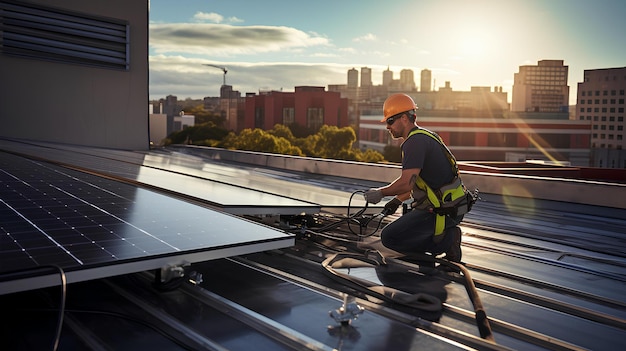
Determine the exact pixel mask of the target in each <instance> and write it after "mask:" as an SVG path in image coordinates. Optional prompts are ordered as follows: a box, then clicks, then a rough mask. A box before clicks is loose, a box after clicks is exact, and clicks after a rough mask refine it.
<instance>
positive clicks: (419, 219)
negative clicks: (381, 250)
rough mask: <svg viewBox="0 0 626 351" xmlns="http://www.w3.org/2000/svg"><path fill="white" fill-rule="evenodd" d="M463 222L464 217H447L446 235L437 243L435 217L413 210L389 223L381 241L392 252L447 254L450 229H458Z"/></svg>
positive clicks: (383, 231) (449, 242)
mask: <svg viewBox="0 0 626 351" xmlns="http://www.w3.org/2000/svg"><path fill="white" fill-rule="evenodd" d="M462 220H463V216H459V217H456V218H454V219H453V218H450V217H446V230H444V233H443V234H441V235H445V236H444V237H443V239H442V240H441V241H439V242H438V243H435V242H434V241H433V235H434V233H435V215H434V214H432V213H430V212H427V211H421V210H413V211H411V212H408V213H406V214H404V215H402V217H400V218H398V219H396V220H395V221H393V222H391V223H389V224H388V225H387V226H386V227H385V228H383V230H382V232H381V234H380V239H381V242H382V244H383V245H384V246H385V247H387V248H390V249H392V250H395V251H398V252H400V253H404V254H423V253H426V252H428V253H431V254H433V255H438V254H440V253H443V252H446V250H448V248H450V246H451V244H452V239H453V238H454V236H453V235H447V234H446V232H447V231H448V229H449V228H453V227H456V226H457V225H458V224H459V223H461V221H462Z"/></svg>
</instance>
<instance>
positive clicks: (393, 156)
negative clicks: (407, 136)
mask: <svg viewBox="0 0 626 351" xmlns="http://www.w3.org/2000/svg"><path fill="white" fill-rule="evenodd" d="M383 157H384V159H385V160H387V161H389V162H395V163H400V162H402V149H401V148H400V147H399V146H393V145H387V146H385V149H384V150H383Z"/></svg>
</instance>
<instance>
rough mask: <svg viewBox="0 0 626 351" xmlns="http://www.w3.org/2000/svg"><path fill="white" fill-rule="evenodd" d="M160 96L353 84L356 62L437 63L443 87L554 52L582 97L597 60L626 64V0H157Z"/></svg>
mask: <svg viewBox="0 0 626 351" xmlns="http://www.w3.org/2000/svg"><path fill="white" fill-rule="evenodd" d="M150 6H151V8H150V14H149V19H150V37H149V63H150V95H149V96H150V99H159V98H162V97H165V96H166V95H176V96H178V97H179V98H181V99H185V98H194V99H195V98H202V97H205V96H219V87H220V86H221V84H222V82H223V72H222V71H221V70H219V69H216V68H214V67H209V66H204V65H205V64H212V65H217V66H221V67H226V68H227V70H228V73H227V74H226V84H228V85H232V86H233V89H235V90H238V91H241V92H242V94H244V93H249V92H250V93H258V92H259V90H284V91H293V90H294V87H295V86H300V85H314V86H324V87H327V86H328V85H329V84H345V83H346V81H347V71H348V70H349V69H351V68H356V69H358V70H360V68H361V67H369V68H371V69H372V79H373V84H375V85H378V84H381V83H382V72H383V71H384V70H386V69H387V67H389V69H391V70H392V71H393V72H394V79H398V78H399V74H400V71H401V70H402V69H412V70H413V71H414V72H415V77H416V84H418V85H419V73H420V71H421V70H422V69H429V70H431V71H432V77H433V82H432V83H433V85H434V89H435V90H437V89H439V87H442V86H444V84H445V82H446V81H449V82H450V83H451V86H452V88H453V89H454V90H456V91H465V90H470V87H472V86H489V87H494V86H502V87H503V90H504V91H505V92H507V93H508V99H509V102H510V101H511V89H512V85H513V76H514V74H515V73H516V72H518V70H519V66H522V65H536V64H537V61H539V60H544V59H559V60H564V64H565V65H567V66H569V79H568V85H569V86H570V97H569V100H570V104H573V103H575V100H576V86H577V83H578V82H582V80H583V72H584V70H587V69H598V68H612V67H623V66H626V46H624V45H623V44H622V43H623V38H621V37H620V36H621V35H622V33H624V32H626V24H625V23H624V21H623V20H622V18H623V16H624V14H626V2H621V1H616V0H602V1H597V2H593V3H591V2H587V1H580V0H573V1H572V0H569V1H566V0H553V1H539V0H530V1H520V0H514V1H507V2H500V1H494V0H481V1H472V2H467V1H457V0H453V1H437V2H435V1H404V0H402V1H393V2H390V3H379V2H375V1H369V0H367V1H339V2H333V1H326V0H323V1H318V2H314V3H307V2H289V1H280V0H271V1H264V2H263V6H262V8H260V7H261V6H260V5H259V3H250V2H246V1H228V2H211V1H199V0H187V1H185V2H184V3H182V5H181V3H180V2H174V1H168V0H151V3H150Z"/></svg>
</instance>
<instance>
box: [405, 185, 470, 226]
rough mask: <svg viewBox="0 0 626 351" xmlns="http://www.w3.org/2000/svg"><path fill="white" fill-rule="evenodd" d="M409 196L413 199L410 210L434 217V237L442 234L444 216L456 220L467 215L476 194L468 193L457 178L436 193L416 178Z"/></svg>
mask: <svg viewBox="0 0 626 351" xmlns="http://www.w3.org/2000/svg"><path fill="white" fill-rule="evenodd" d="M411 195H412V197H413V199H414V201H413V202H412V203H411V208H412V209H418V210H423V211H429V212H431V213H434V214H435V215H436V217H435V234H434V235H435V236H437V235H441V234H443V232H444V229H445V217H446V216H448V217H450V218H456V217H458V216H462V215H464V214H466V213H468V212H469V211H470V210H471V209H472V206H473V205H474V203H475V202H476V200H477V194H475V193H471V192H469V191H468V190H467V189H466V188H465V185H463V182H461V178H459V177H455V178H454V180H453V181H452V182H451V183H449V184H446V185H444V186H442V187H441V188H439V189H437V190H436V191H435V190H432V189H431V188H430V187H429V186H428V185H427V184H426V182H424V180H423V179H422V178H420V177H417V179H416V180H415V182H414V186H413V191H412V193H411Z"/></svg>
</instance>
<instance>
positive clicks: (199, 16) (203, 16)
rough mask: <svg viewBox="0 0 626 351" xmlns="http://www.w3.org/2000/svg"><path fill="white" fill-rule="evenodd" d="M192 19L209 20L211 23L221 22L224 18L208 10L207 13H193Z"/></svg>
mask: <svg viewBox="0 0 626 351" xmlns="http://www.w3.org/2000/svg"><path fill="white" fill-rule="evenodd" d="M193 19H194V20H197V21H209V22H213V23H222V21H223V20H224V16H222V15H220V14H219V13H215V12H209V13H206V12H196V14H195V15H193Z"/></svg>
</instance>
